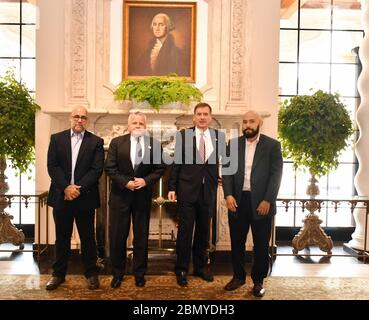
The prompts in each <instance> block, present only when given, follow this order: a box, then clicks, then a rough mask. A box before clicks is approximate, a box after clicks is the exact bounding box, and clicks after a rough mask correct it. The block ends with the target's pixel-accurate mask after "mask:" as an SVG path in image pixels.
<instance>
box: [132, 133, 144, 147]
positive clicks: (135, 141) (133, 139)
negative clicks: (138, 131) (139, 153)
mask: <svg viewBox="0 0 369 320" xmlns="http://www.w3.org/2000/svg"><path fill="white" fill-rule="evenodd" d="M137 138H140V143H141V145H142V144H143V142H144V137H143V136H134V135H132V134H131V144H132V143H137Z"/></svg>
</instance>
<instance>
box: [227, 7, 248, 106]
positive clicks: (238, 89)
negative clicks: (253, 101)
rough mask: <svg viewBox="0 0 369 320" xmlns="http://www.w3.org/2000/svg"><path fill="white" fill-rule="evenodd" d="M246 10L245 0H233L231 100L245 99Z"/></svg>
mask: <svg viewBox="0 0 369 320" xmlns="http://www.w3.org/2000/svg"><path fill="white" fill-rule="evenodd" d="M245 10H246V2H245V1H244V0H233V1H232V3H231V57H230V58H231V67H230V90H229V94H230V100H231V101H243V100H245V90H244V78H245V74H244V70H245V32H244V29H245V26H244V24H245V19H244V17H245Z"/></svg>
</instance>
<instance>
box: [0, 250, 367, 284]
mask: <svg viewBox="0 0 369 320" xmlns="http://www.w3.org/2000/svg"><path fill="white" fill-rule="evenodd" d="M14 248H15V247H13V246H12V245H10V244H1V245H0V250H6V249H10V250H11V249H14ZM27 249H31V244H26V246H25V250H27ZM291 253H292V248H291V247H289V246H286V245H279V246H277V254H281V255H278V256H277V257H276V259H275V261H274V264H273V267H272V271H271V275H272V276H285V277H288V276H290V277H304V276H311V277H368V278H369V263H368V262H369V261H367V263H363V261H362V260H359V259H358V258H356V257H350V256H347V255H348V254H350V253H348V252H347V251H345V250H344V247H343V244H336V245H335V246H334V249H333V255H339V256H332V257H330V258H327V257H326V256H324V253H323V252H321V251H320V250H319V249H318V248H311V249H310V250H308V249H305V250H303V251H301V252H300V255H299V256H292V255H289V254H291ZM304 254H305V255H304ZM308 254H310V255H313V256H308ZM314 254H323V256H314ZM341 255H342V256H341ZM368 260H369V259H368ZM52 262H53V257H52V255H50V256H43V257H42V258H41V261H40V263H39V264H38V263H37V262H36V261H35V260H34V258H33V254H32V253H31V252H22V251H16V252H0V273H1V274H9V275H10V274H30V275H36V274H51V272H52V270H51V266H52ZM174 263H175V255H174V253H173V252H151V253H150V254H149V266H148V275H155V274H160V275H170V274H173V268H174ZM249 267H250V264H249V263H247V268H249ZM211 269H212V270H213V272H214V274H215V275H230V276H231V275H232V268H231V265H230V259H229V257H225V256H223V255H221V254H218V255H215V260H214V263H213V265H212V266H211ZM129 270H130V263H128V266H127V274H129V273H130V272H129ZM68 272H69V273H70V274H77V275H78V274H83V269H82V266H81V260H80V256H78V255H73V256H72V257H71V261H70V263H69V271H68ZM109 273H110V272H109V270H108V266H107V267H106V268H105V270H102V274H109Z"/></svg>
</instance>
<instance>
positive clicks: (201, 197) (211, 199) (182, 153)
mask: <svg viewBox="0 0 369 320" xmlns="http://www.w3.org/2000/svg"><path fill="white" fill-rule="evenodd" d="M211 111H212V110H211V107H210V106H209V105H208V104H207V103H199V104H198V105H197V106H196V107H195V110H194V116H193V121H194V124H195V127H192V128H188V129H185V130H181V131H180V132H179V133H178V134H177V137H176V146H175V155H174V163H173V167H172V172H171V176H170V179H169V184H168V190H169V193H168V199H169V200H170V201H175V200H176V199H177V200H178V211H179V226H178V234H177V242H176V251H177V262H176V266H175V273H176V277H177V283H178V284H179V285H180V286H182V287H184V286H187V284H188V282H187V274H188V269H189V263H190V258H191V247H192V262H193V274H194V276H198V277H200V278H202V279H204V280H205V281H209V282H210V281H213V280H214V277H213V275H212V273H211V272H210V270H207V268H206V265H207V258H208V254H207V249H208V244H209V223H210V219H211V217H212V215H213V213H214V210H215V207H214V206H215V204H216V193H217V186H218V175H219V170H218V169H219V168H218V165H219V157H221V155H222V154H225V135H224V133H222V132H219V131H218V130H215V129H212V128H209V124H210V122H211V121H212V115H211ZM194 225H195V235H194V239H193V244H192V234H193V229H194Z"/></svg>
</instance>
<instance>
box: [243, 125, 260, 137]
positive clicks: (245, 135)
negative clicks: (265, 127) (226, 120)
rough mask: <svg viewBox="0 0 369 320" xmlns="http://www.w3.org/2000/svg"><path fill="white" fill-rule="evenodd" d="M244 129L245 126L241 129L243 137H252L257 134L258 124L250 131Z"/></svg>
mask: <svg viewBox="0 0 369 320" xmlns="http://www.w3.org/2000/svg"><path fill="white" fill-rule="evenodd" d="M246 130H247V128H246V129H245V130H243V135H244V137H245V138H246V139H249V138H253V137H255V136H257V135H258V134H259V130H260V126H258V127H257V128H256V129H255V130H252V131H246Z"/></svg>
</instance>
